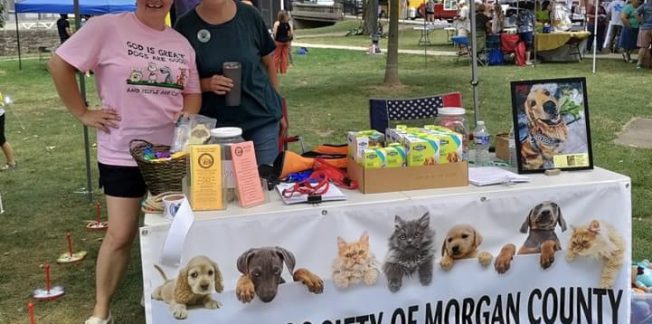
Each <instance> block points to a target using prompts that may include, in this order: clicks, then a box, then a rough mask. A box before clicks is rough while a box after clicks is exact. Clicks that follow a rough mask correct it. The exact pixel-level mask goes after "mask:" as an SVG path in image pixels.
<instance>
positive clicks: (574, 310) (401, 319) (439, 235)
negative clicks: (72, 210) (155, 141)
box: [141, 182, 631, 324]
mask: <svg viewBox="0 0 652 324" xmlns="http://www.w3.org/2000/svg"><path fill="white" fill-rule="evenodd" d="M543 201H553V202H555V203H557V204H558V205H559V206H560V208H561V212H562V215H563V217H564V219H565V220H566V222H567V223H568V226H569V227H568V230H567V231H565V232H562V231H561V229H560V228H559V227H557V228H556V230H555V232H556V234H557V236H558V237H559V240H560V241H561V244H562V247H563V250H562V251H558V252H557V253H556V255H555V261H554V263H553V264H552V266H551V267H550V268H548V269H545V270H544V269H542V268H541V267H540V266H539V255H538V254H536V255H517V256H515V257H514V260H513V263H512V268H511V269H510V270H509V271H508V272H506V273H504V274H498V273H497V272H496V271H495V270H494V268H493V263H492V266H490V267H488V268H483V267H481V266H480V265H479V263H478V261H477V260H462V261H457V262H456V263H455V265H454V267H453V269H451V270H450V271H444V270H442V269H441V267H440V265H439V261H440V257H441V247H442V243H443V240H444V236H445V235H446V232H447V231H448V230H449V229H450V228H451V227H452V226H454V225H457V224H471V225H473V226H474V227H475V229H476V230H478V231H479V232H480V233H481V234H482V236H483V237H484V241H483V243H482V245H481V246H480V250H481V251H488V252H490V253H491V254H492V255H494V256H496V255H497V254H498V253H499V251H500V249H501V247H502V246H503V245H505V244H506V243H513V244H515V245H516V246H517V248H518V247H520V246H521V245H522V244H523V242H524V241H525V239H526V237H527V234H522V233H521V232H519V229H520V227H521V224H522V223H523V222H524V221H525V219H526V217H527V215H528V213H529V212H530V210H531V209H532V208H533V207H534V206H535V205H537V204H538V203H541V202H543ZM425 212H429V213H430V227H431V228H432V229H434V230H435V232H436V233H435V244H434V246H435V248H436V249H435V257H436V260H435V272H434V279H433V281H432V283H431V284H430V285H429V286H422V285H421V284H420V283H419V281H418V280H417V279H416V278H409V279H407V280H404V282H403V287H402V288H401V289H400V290H399V291H398V292H396V293H392V292H390V291H389V290H388V288H387V279H386V278H385V276H384V275H382V274H381V277H380V278H379V280H378V282H377V283H376V284H375V285H374V286H371V287H369V286H364V285H359V286H354V287H352V288H348V289H338V288H336V287H334V285H333V283H332V281H331V265H332V263H333V260H334V259H335V258H336V256H337V241H336V237H337V236H342V237H343V238H344V239H345V240H347V242H350V241H352V240H356V239H358V238H359V237H360V235H361V234H362V233H363V232H364V231H367V232H368V233H369V236H370V246H371V250H372V251H373V253H374V254H375V256H376V258H377V259H378V261H380V263H381V264H382V263H383V261H384V258H385V256H386V254H387V251H388V238H389V237H390V236H391V234H392V232H393V230H394V218H395V215H400V216H401V217H402V218H403V219H406V220H411V219H416V218H418V217H420V216H421V215H423V214H424V213H425ZM592 219H598V220H600V221H603V222H606V223H609V224H611V225H613V226H614V227H615V228H616V230H617V231H618V233H619V234H620V235H621V236H622V237H623V238H625V240H626V251H625V260H624V265H623V266H622V269H621V270H620V271H619V273H618V274H617V279H616V283H615V286H614V288H613V289H599V288H598V286H599V281H600V273H601V269H602V264H603V263H602V262H601V261H598V260H593V259H586V258H582V257H578V258H577V259H576V260H575V261H574V262H572V263H569V262H568V261H566V260H565V255H566V249H567V247H568V245H569V239H570V235H571V233H572V229H571V226H580V225H585V224H588V223H589V222H590V221H591V220H592ZM166 230H167V227H165V226H162V227H161V226H158V227H150V228H145V229H142V230H141V245H142V246H141V247H142V250H143V252H142V256H143V276H144V280H145V282H144V287H145V295H146V308H147V314H148V316H147V319H148V322H149V323H157V324H158V323H177V320H175V319H174V318H173V317H172V315H171V313H170V311H169V310H168V306H167V305H166V304H164V303H163V302H161V301H156V300H151V299H150V298H147V297H149V295H150V294H151V292H152V290H153V289H154V288H155V287H157V286H158V285H160V284H162V283H163V279H162V278H161V277H160V275H159V274H158V273H157V272H156V271H155V269H154V267H153V264H154V263H156V262H157V261H156V260H159V258H158V257H159V255H158V254H160V250H161V246H162V244H163V242H164V240H165V236H166ZM143 231H144V232H143ZM263 246H280V247H283V248H286V249H288V250H289V251H291V252H292V253H294V255H295V257H296V268H307V269H309V270H310V271H312V272H313V273H315V274H317V275H318V276H320V277H321V278H322V279H324V281H325V288H324V293H322V294H312V293H310V292H308V290H307V289H306V287H304V286H303V285H302V284H299V283H286V284H283V285H280V286H279V288H278V294H277V295H276V297H275V299H274V300H273V301H272V302H270V303H262V302H261V301H260V300H259V299H257V298H256V299H255V300H254V301H253V302H252V303H250V304H243V303H241V302H239V301H238V300H237V299H236V297H235V292H234V291H235V284H236V281H237V280H238V278H239V276H240V273H239V272H238V270H237V268H236V260H237V258H238V257H239V256H240V255H241V254H242V253H243V252H245V251H246V250H248V249H250V248H255V247H263ZM630 254H631V197H630V193H629V183H628V182H627V183H618V182H615V183H604V184H601V183H597V182H596V183H593V184H590V185H577V186H559V187H556V188H554V189H537V190H535V189H531V188H530V189H526V190H495V191H493V192H486V193H483V194H482V197H480V196H478V195H476V194H461V195H450V196H422V197H420V198H412V199H410V200H409V201H406V202H403V203H400V204H397V203H370V204H368V205H364V204H359V205H356V206H348V207H333V208H329V206H328V204H322V205H321V206H317V207H315V208H312V209H307V210H303V211H293V212H288V213H286V214H274V215H254V216H244V217H239V218H226V219H216V220H211V221H201V222H195V224H194V225H193V227H192V228H191V230H190V232H189V234H188V237H187V238H186V240H185V245H184V247H183V253H182V261H181V264H182V265H183V264H185V263H186V262H187V261H188V260H189V259H190V258H192V257H193V256H196V255H206V256H209V257H210V258H211V259H213V260H215V261H216V262H217V264H218V265H219V268H220V270H221V272H222V275H223V278H224V288H225V290H224V292H223V293H221V294H217V293H214V294H213V298H215V299H216V300H218V301H220V302H221V303H222V304H223V306H222V307H221V308H219V309H217V310H212V309H205V308H203V307H193V308H191V309H190V311H189V314H188V318H187V319H186V320H185V321H184V322H186V323H256V324H257V323H279V324H290V323H292V324H316V323H319V324H345V323H370V324H372V323H406V324H407V323H409V324H413V323H429V324H434V323H474V324H478V323H519V322H520V323H574V324H575V323H627V322H628V314H629V310H630V296H629V294H628V287H629V274H630V267H629V264H630V263H631V260H630ZM176 270H177V269H174V268H168V269H166V272H167V273H168V276H173V275H172V274H174V273H176V272H177V271H176ZM381 272H382V271H381ZM283 277H284V278H285V280H286V281H288V282H289V281H291V275H290V274H289V273H288V272H287V269H285V270H284V275H283Z"/></svg>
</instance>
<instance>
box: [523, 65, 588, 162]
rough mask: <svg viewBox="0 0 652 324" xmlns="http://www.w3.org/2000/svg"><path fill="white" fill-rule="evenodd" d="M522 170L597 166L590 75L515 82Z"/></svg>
mask: <svg viewBox="0 0 652 324" xmlns="http://www.w3.org/2000/svg"><path fill="white" fill-rule="evenodd" d="M511 91H512V115H513V121H514V129H515V130H516V132H515V134H516V135H517V136H518V137H517V141H516V150H517V155H516V157H517V161H518V171H519V173H533V172H544V171H545V170H548V169H561V170H586V169H592V168H593V156H592V150H591V131H590V127H589V110H588V94H587V90H586V79H584V78H568V79H555V80H530V81H514V82H512V83H511Z"/></svg>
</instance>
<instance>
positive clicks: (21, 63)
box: [14, 10, 23, 70]
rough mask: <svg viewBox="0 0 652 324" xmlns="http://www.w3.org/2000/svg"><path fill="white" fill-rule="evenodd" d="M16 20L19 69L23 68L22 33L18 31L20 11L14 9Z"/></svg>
mask: <svg viewBox="0 0 652 324" xmlns="http://www.w3.org/2000/svg"><path fill="white" fill-rule="evenodd" d="M14 20H15V21H16V42H17V43H18V69H19V70H22V69H23V61H22V60H21V57H20V33H19V32H18V11H16V10H14Z"/></svg>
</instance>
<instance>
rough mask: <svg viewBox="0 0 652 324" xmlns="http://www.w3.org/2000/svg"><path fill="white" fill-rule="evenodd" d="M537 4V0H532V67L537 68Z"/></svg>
mask: <svg viewBox="0 0 652 324" xmlns="http://www.w3.org/2000/svg"><path fill="white" fill-rule="evenodd" d="M537 2H539V0H534V30H533V31H532V43H533V44H532V47H534V48H533V50H534V55H533V56H532V67H536V66H537V21H539V20H538V19H537Z"/></svg>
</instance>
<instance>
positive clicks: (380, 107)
mask: <svg viewBox="0 0 652 324" xmlns="http://www.w3.org/2000/svg"><path fill="white" fill-rule="evenodd" d="M442 107H462V94H461V93H459V92H451V93H446V94H442V95H434V96H428V97H421V98H412V99H369V125H370V126H371V128H372V129H375V130H377V131H379V132H381V133H383V134H384V133H385V130H386V129H387V128H389V127H390V122H397V121H407V120H419V119H428V118H433V119H434V118H435V117H437V109H439V108H442Z"/></svg>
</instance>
